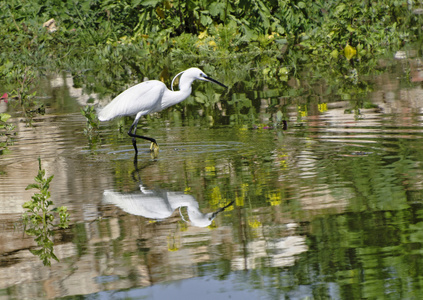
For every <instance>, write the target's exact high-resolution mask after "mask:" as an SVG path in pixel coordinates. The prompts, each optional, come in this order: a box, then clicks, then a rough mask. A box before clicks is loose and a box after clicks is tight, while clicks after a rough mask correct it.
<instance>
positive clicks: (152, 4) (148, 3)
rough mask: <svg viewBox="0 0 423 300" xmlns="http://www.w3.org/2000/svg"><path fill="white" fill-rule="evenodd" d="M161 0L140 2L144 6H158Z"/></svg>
mask: <svg viewBox="0 0 423 300" xmlns="http://www.w3.org/2000/svg"><path fill="white" fill-rule="evenodd" d="M160 2H161V0H144V1H141V2H140V4H141V5H142V6H153V7H156V5H157V4H159V3H160Z"/></svg>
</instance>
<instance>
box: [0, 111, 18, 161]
mask: <svg viewBox="0 0 423 300" xmlns="http://www.w3.org/2000/svg"><path fill="white" fill-rule="evenodd" d="M9 118H10V115H9V114H7V113H0V138H1V140H0V155H2V154H5V153H6V152H7V151H8V149H7V146H8V145H9V144H10V140H9V138H10V136H11V135H12V134H13V130H14V129H15V126H14V125H13V124H10V123H7V120H9Z"/></svg>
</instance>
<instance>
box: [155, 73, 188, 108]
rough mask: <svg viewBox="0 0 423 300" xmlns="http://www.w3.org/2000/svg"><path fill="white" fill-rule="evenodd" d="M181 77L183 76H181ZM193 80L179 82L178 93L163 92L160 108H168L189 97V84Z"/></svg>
mask: <svg viewBox="0 0 423 300" xmlns="http://www.w3.org/2000/svg"><path fill="white" fill-rule="evenodd" d="M182 76H183V74H182ZM192 82H193V80H185V81H184V80H182V78H181V80H180V85H179V88H180V90H179V91H176V92H174V91H170V90H167V91H165V93H164V95H163V98H162V105H161V108H162V109H165V108H168V107H169V106H172V105H175V104H177V103H179V102H181V101H184V100H185V99H186V98H187V97H188V96H189V95H191V91H192V88H191V84H192Z"/></svg>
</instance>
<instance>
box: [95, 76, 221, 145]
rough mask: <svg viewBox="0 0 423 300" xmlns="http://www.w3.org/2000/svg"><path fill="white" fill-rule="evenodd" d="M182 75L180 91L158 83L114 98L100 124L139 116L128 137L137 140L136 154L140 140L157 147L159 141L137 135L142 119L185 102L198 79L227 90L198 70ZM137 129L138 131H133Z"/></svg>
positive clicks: (102, 112) (142, 85) (124, 92)
mask: <svg viewBox="0 0 423 300" xmlns="http://www.w3.org/2000/svg"><path fill="white" fill-rule="evenodd" d="M179 74H182V75H181V78H180V80H179V91H173V90H172V91H171V90H169V89H168V88H167V87H166V85H165V84H164V83H163V82H161V81H158V80H150V81H145V82H142V83H139V84H137V85H134V86H133V87H130V88H129V89H127V90H125V91H123V92H122V93H121V94H119V95H118V96H117V97H116V98H114V99H113V100H112V102H110V103H109V104H108V105H107V106H106V107H105V108H103V109H102V110H101V111H100V112H99V114H98V119H99V120H100V121H109V120H112V119H114V118H116V117H121V116H133V115H135V120H134V123H133V124H132V126H131V128H130V129H129V131H128V135H129V136H131V137H132V138H133V139H132V144H133V146H134V149H135V152H136V153H137V152H138V150H137V147H136V141H135V138H137V137H138V138H143V139H146V140H149V141H151V142H152V147H153V146H154V147H157V143H156V140H155V139H153V138H148V137H144V136H140V135H136V130H137V124H138V121H139V119H140V118H141V117H142V116H144V115H148V114H151V113H155V112H159V111H162V110H163V109H166V108H168V107H170V106H172V105H175V104H177V103H179V102H181V101H183V100H185V99H186V98H187V97H188V96H189V95H190V94H191V90H192V88H191V85H192V83H193V82H194V80H203V81H210V82H214V83H217V84H219V85H221V86H223V87H226V86H225V85H223V84H222V83H220V82H218V81H216V80H214V79H212V78H210V77H208V76H207V75H206V74H204V72H203V71H201V70H200V69H198V68H190V69H188V70H185V71H183V72H181V73H179ZM179 74H178V75H179ZM178 75H176V76H175V78H176V77H177V76H178ZM172 89H173V80H172ZM133 128H134V131H133V132H132V129H133Z"/></svg>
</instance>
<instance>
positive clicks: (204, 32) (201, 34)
mask: <svg viewBox="0 0 423 300" xmlns="http://www.w3.org/2000/svg"><path fill="white" fill-rule="evenodd" d="M207 36H208V34H207V30H204V31H203V32H201V33H200V34H199V35H198V38H199V39H200V40H202V39H204V38H205V37H207Z"/></svg>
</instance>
